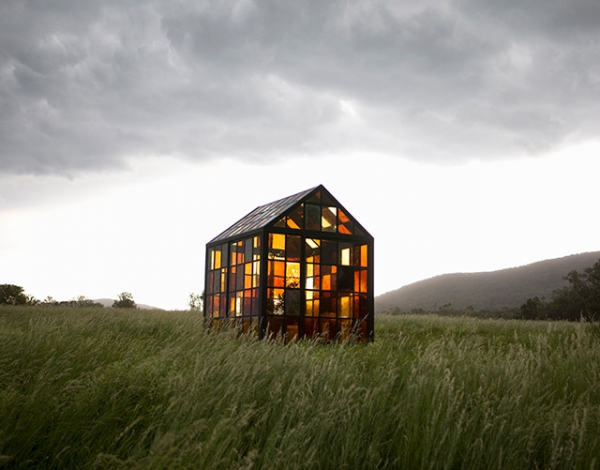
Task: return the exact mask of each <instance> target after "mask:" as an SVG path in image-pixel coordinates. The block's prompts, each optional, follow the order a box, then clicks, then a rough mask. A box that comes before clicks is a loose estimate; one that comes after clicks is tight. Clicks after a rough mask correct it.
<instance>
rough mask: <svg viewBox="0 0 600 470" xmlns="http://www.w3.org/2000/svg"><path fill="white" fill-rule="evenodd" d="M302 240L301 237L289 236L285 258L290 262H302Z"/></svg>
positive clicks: (286, 242) (286, 241)
mask: <svg viewBox="0 0 600 470" xmlns="http://www.w3.org/2000/svg"><path fill="white" fill-rule="evenodd" d="M301 242H302V239H301V238H300V236H299V235H287V236H286V239H285V257H286V259H287V260H288V261H300V243H301Z"/></svg>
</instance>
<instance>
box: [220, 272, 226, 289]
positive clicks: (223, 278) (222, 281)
mask: <svg viewBox="0 0 600 470" xmlns="http://www.w3.org/2000/svg"><path fill="white" fill-rule="evenodd" d="M226 282H227V268H223V269H221V286H220V287H221V292H225V283H226Z"/></svg>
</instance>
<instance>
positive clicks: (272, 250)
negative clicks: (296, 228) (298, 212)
mask: <svg viewBox="0 0 600 470" xmlns="http://www.w3.org/2000/svg"><path fill="white" fill-rule="evenodd" d="M269 258H274V259H284V258H285V235H283V234H282V233H270V234H269Z"/></svg>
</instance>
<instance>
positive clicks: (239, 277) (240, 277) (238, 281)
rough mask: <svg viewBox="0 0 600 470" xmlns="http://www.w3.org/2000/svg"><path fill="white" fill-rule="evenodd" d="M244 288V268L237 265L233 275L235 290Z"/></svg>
mask: <svg viewBox="0 0 600 470" xmlns="http://www.w3.org/2000/svg"><path fill="white" fill-rule="evenodd" d="M243 288H244V269H243V267H242V266H238V268H237V273H236V277H235V290H242V289H243Z"/></svg>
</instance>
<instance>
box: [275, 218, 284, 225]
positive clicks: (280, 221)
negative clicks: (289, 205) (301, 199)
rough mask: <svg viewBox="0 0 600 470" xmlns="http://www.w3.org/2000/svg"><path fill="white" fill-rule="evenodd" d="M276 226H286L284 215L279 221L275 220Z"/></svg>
mask: <svg viewBox="0 0 600 470" xmlns="http://www.w3.org/2000/svg"><path fill="white" fill-rule="evenodd" d="M274 225H275V227H282V228H283V227H285V217H282V218H281V219H279V220H278V221H277V222H275V224H274Z"/></svg>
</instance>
